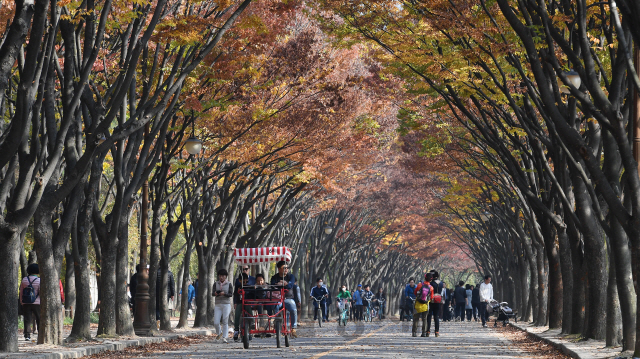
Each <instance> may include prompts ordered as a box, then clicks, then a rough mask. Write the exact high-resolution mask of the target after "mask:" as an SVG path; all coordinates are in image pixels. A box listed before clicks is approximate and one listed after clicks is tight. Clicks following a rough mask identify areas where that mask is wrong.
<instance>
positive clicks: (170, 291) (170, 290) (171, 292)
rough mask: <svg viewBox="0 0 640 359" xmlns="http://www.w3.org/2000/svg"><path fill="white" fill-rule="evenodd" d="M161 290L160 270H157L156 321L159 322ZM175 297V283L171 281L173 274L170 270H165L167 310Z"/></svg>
mask: <svg viewBox="0 0 640 359" xmlns="http://www.w3.org/2000/svg"><path fill="white" fill-rule="evenodd" d="M161 288H162V269H160V268H158V276H157V277H156V320H160V298H162V297H161V296H160V289H161ZM175 295H176V283H175V281H174V279H173V272H171V269H168V270H167V302H168V306H169V309H170V308H171V301H173V297H175Z"/></svg>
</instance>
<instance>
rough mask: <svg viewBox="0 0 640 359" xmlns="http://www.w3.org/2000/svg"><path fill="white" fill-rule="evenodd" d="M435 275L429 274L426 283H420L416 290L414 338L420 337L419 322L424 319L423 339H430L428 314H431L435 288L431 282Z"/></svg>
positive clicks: (425, 277)
mask: <svg viewBox="0 0 640 359" xmlns="http://www.w3.org/2000/svg"><path fill="white" fill-rule="evenodd" d="M432 279H433V274H431V273H427V274H425V276H424V282H422V283H419V284H418V285H417V286H416V289H415V290H414V294H415V295H416V304H415V306H414V307H415V311H414V313H413V328H412V331H411V334H412V336H414V337H417V336H418V320H420V319H422V335H421V337H428V336H429V332H428V331H427V323H426V322H427V320H426V319H427V312H429V302H430V301H431V299H433V287H431V284H430V282H431V280H432Z"/></svg>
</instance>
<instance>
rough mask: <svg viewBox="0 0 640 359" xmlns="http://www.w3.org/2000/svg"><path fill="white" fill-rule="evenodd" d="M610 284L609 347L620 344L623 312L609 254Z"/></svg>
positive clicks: (607, 326)
mask: <svg viewBox="0 0 640 359" xmlns="http://www.w3.org/2000/svg"><path fill="white" fill-rule="evenodd" d="M609 265H610V267H609V284H608V285H607V319H606V342H607V346H608V347H613V346H619V345H620V343H621V341H622V314H621V312H620V299H619V297H618V285H617V283H616V271H615V268H614V267H613V265H614V264H613V257H612V256H609Z"/></svg>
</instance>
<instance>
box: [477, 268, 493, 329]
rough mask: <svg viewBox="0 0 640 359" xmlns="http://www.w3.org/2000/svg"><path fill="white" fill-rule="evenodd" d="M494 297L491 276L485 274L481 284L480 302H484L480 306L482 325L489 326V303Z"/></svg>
mask: <svg viewBox="0 0 640 359" xmlns="http://www.w3.org/2000/svg"><path fill="white" fill-rule="evenodd" d="M492 299H493V286H492V285H491V276H490V275H488V274H487V275H485V276H484V282H483V283H482V284H480V302H481V303H482V304H481V305H480V307H479V308H478V309H479V310H480V319H481V320H482V327H483V328H486V327H487V316H488V315H487V314H488V313H487V303H488V302H489V301H490V300H492Z"/></svg>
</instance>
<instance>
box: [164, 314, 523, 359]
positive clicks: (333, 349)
mask: <svg viewBox="0 0 640 359" xmlns="http://www.w3.org/2000/svg"><path fill="white" fill-rule="evenodd" d="M432 325H433V323H432ZM431 330H432V334H431V336H430V337H428V338H421V337H420V336H418V337H416V338H414V337H412V336H411V323H406V322H404V323H401V322H398V321H397V320H394V321H389V320H383V321H374V322H373V323H364V324H363V325H362V324H360V323H358V324H354V323H351V322H350V323H348V325H347V327H346V329H345V327H340V329H339V328H338V324H337V323H336V322H335V321H334V322H329V323H324V325H323V327H322V328H318V324H317V323H315V325H313V326H312V325H311V324H310V323H308V324H307V325H305V326H304V327H300V328H299V329H298V335H299V337H298V338H297V339H292V340H291V346H290V347H289V348H286V347H284V340H282V348H280V349H278V348H276V340H275V338H273V337H272V338H262V339H261V338H254V339H253V340H252V341H251V342H250V348H249V349H248V350H245V349H243V346H242V342H233V339H230V341H229V343H228V344H225V343H222V342H221V341H219V342H218V341H215V340H212V341H208V342H204V343H200V344H197V345H192V346H189V347H185V348H183V349H181V350H178V351H172V352H166V353H165V354H160V355H158V356H157V357H158V358H311V359H319V358H323V359H330V358H460V359H462V358H474V359H482V358H492V359H498V358H500V359H506V358H523V357H530V354H529V355H527V354H525V353H522V352H520V351H518V349H516V348H515V347H514V346H512V345H511V343H510V342H509V341H508V340H507V339H506V338H504V337H503V336H502V335H501V334H500V333H498V332H496V331H495V330H494V329H493V328H482V327H481V326H480V324H479V323H476V322H470V323H469V322H466V323H453V322H447V323H441V326H440V337H438V338H436V337H434V336H433V328H432V329H431ZM418 331H419V332H420V329H418ZM418 335H420V334H418Z"/></svg>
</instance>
